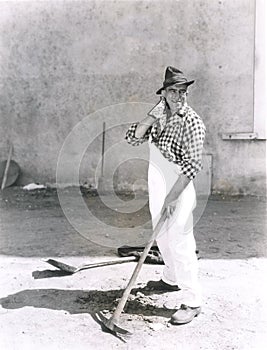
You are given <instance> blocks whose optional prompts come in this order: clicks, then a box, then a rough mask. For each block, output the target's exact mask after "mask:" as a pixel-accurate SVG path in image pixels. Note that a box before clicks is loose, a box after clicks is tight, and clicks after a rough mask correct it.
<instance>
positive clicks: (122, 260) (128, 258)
mask: <svg viewBox="0 0 267 350" xmlns="http://www.w3.org/2000/svg"><path fill="white" fill-rule="evenodd" d="M136 260H137V257H135V256H126V257H122V258H117V259H113V260H107V261H100V262H95V263H89V264H83V265H81V266H79V267H78V268H77V271H81V270H86V269H90V268H92V267H101V266H109V265H115V264H123V263H125V262H131V261H136Z"/></svg>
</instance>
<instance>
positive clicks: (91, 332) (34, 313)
mask: <svg viewBox="0 0 267 350" xmlns="http://www.w3.org/2000/svg"><path fill="white" fill-rule="evenodd" d="M82 192H83V198H84V200H85V202H86V203H87V205H88V207H89V208H90V210H91V211H92V212H93V213H94V215H95V216H97V217H98V218H99V219H100V220H101V221H104V222H106V223H107V224H108V225H112V226H113V227H115V228H116V227H118V228H124V227H125V228H129V227H130V228H133V229H135V230H136V232H138V231H140V228H139V227H138V225H141V224H144V223H146V224H145V225H146V228H147V231H149V227H150V224H149V210H148V205H147V204H146V205H145V206H144V207H143V208H142V209H140V210H139V211H138V214H136V215H134V216H133V215H131V214H122V213H119V212H117V213H116V212H114V211H112V210H110V209H109V208H107V207H106V206H105V205H104V204H103V203H102V202H101V201H100V199H99V197H98V196H97V195H96V194H95V193H94V192H92V191H87V190H84V189H83V191H82ZM70 196H71V191H70ZM121 198H122V199H123V200H125V201H128V200H129V199H131V195H121ZM144 198H146V197H145V196H144ZM74 201H75V199H74ZM74 204H75V203H74ZM0 209H1V217H0V219H1V221H0V228H1V232H0V243H1V244H0V254H1V255H0V277H1V278H0V320H1V322H0V348H1V349H5V350H21V349H22V350H24V349H27V350H31V349H35V350H36V349H38V350H39V349H41V350H42V349H47V350H50V349H52V350H54V349H55V350H57V349H64V350H69V349H72V350H73V349H78V350H83V349H96V350H97V349H159V350H160V349H162V350H163V349H182V350H197V349H203V350H217V349H220V350H226V349H240V350H263V349H266V346H267V345H266V344H267V334H266V329H267V317H266V316H267V301H266V295H267V279H266V267H267V259H266V256H267V239H266V202H265V200H264V198H262V197H223V196H211V197H210V198H209V201H208V203H207V206H206V208H205V211H204V213H203V215H202V217H201V219H200V220H199V221H198V222H197V225H196V227H195V236H196V240H197V249H198V251H199V253H198V256H199V264H200V281H201V284H202V286H203V294H204V302H203V308H202V313H201V314H200V315H199V317H197V318H196V319H195V320H194V321H193V322H191V323H189V324H187V325H183V326H172V325H170V323H169V319H170V316H171V315H172V313H173V312H174V310H175V308H176V307H177V304H178V303H179V292H175V293H173V292H172V293H165V294H156V293H154V294H152V293H151V292H150V293H148V292H147V291H146V290H145V289H144V287H145V284H146V282H147V281H149V280H157V279H160V275H161V271H162V265H150V264H145V265H144V266H143V269H142V271H141V274H140V276H139V278H138V282H137V284H136V286H135V288H134V290H133V291H132V293H131V296H130V298H129V301H128V303H127V305H126V308H125V312H124V313H123V314H122V317H121V322H120V326H121V327H123V328H126V329H128V330H129V331H131V332H133V336H132V337H131V338H130V339H129V340H128V341H127V342H126V343H124V342H122V341H121V340H120V339H118V338H116V337H114V336H113V335H111V334H109V333H105V332H103V331H102V329H101V326H100V324H99V323H98V322H97V319H96V318H95V313H96V312H97V311H100V310H104V312H105V313H106V315H107V317H109V316H110V314H111V312H112V310H114V308H115V306H116V302H117V301H118V299H119V297H120V296H121V294H122V291H123V289H124V288H125V286H126V284H127V281H128V279H129V277H130V276H131V273H132V271H133V269H134V266H135V263H134V262H131V263H124V264H121V265H113V266H106V267H98V268H92V269H88V270H84V271H80V272H78V273H76V274H73V275H66V274H63V273H61V272H60V271H59V270H57V269H56V268H53V267H52V266H50V265H48V264H47V263H45V262H43V261H42V260H41V259H42V258H47V257H51V258H60V260H62V261H64V262H66V263H70V264H72V265H75V266H76V265H81V264H83V263H88V262H94V261H100V260H109V259H110V258H111V257H112V258H114V257H116V256H117V250H116V248H115V244H114V245H111V247H109V248H108V247H103V246H100V245H97V244H94V243H92V242H90V241H89V240H88V239H86V238H84V237H83V236H82V235H80V234H79V233H77V232H76V231H75V229H74V228H73V227H72V226H71V225H70V223H69V222H68V220H67V219H66V217H65V216H64V213H63V211H62V209H61V207H60V204H59V201H58V197H57V193H56V191H55V190H53V189H46V190H38V191H29V192H26V191H23V190H22V189H21V188H19V187H11V188H7V189H5V190H4V191H3V193H2V194H1V196H0ZM78 210H79V208H77V211H78ZM92 226H93V227H90V230H91V231H90V235H91V237H93V238H94V237H96V236H97V235H99V234H100V233H99V231H98V227H96V226H94V225H92ZM101 234H104V235H105V236H106V235H107V233H105V232H104V233H101Z"/></svg>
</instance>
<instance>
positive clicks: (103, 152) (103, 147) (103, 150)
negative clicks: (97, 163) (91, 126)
mask: <svg viewBox="0 0 267 350" xmlns="http://www.w3.org/2000/svg"><path fill="white" fill-rule="evenodd" d="M105 137H106V123H105V122H103V134H102V159H101V161H102V162H101V177H103V176H104V155H105Z"/></svg>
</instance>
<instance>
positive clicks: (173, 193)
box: [161, 174, 191, 217]
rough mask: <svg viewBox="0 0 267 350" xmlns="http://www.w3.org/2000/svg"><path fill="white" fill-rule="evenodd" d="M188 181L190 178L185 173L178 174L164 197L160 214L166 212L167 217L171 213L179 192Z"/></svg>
mask: <svg viewBox="0 0 267 350" xmlns="http://www.w3.org/2000/svg"><path fill="white" fill-rule="evenodd" d="M190 181H191V180H190V179H189V178H188V177H187V176H185V175H182V174H181V175H180V176H179V178H178V180H177V181H176V182H175V183H174V185H173V187H172V188H171V190H170V192H169V193H168V194H167V196H166V198H165V201H164V204H163V206H162V209H161V215H163V213H164V212H165V213H166V214H167V217H170V216H171V215H172V214H173V212H174V210H175V208H176V202H177V200H178V198H179V196H180V194H181V193H182V192H183V190H184V189H185V188H186V186H187V185H188V184H189V182H190Z"/></svg>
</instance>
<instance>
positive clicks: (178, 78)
mask: <svg viewBox="0 0 267 350" xmlns="http://www.w3.org/2000/svg"><path fill="white" fill-rule="evenodd" d="M194 81H195V80H190V81H189V80H187V78H186V77H185V75H184V73H183V72H181V71H180V70H179V69H177V68H174V67H171V66H169V67H167V68H166V71H165V80H164V82H163V86H162V87H161V88H160V89H159V90H158V91H157V92H156V94H157V95H160V94H161V91H162V90H164V89H166V87H168V86H170V85H173V84H181V85H182V84H183V85H184V84H185V85H187V86H189V85H191V84H193V83H194Z"/></svg>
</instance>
